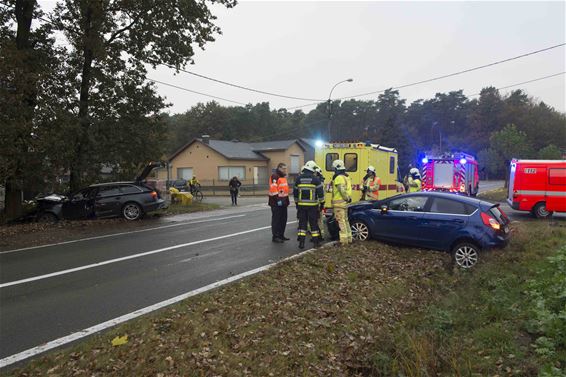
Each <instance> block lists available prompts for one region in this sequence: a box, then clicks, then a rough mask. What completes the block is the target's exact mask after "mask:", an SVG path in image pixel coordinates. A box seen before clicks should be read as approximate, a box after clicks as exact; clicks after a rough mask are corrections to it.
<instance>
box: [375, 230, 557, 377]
mask: <svg viewBox="0 0 566 377" xmlns="http://www.w3.org/2000/svg"><path fill="white" fill-rule="evenodd" d="M565 240H566V228H565V227H564V226H557V225H553V224H552V223H549V222H528V223H523V224H519V225H518V226H516V228H515V235H514V239H513V242H512V243H511V245H510V246H509V247H508V248H507V249H506V250H505V251H504V252H498V253H493V254H492V255H490V256H489V257H488V258H486V259H487V262H486V263H483V264H481V265H479V266H478V267H477V269H476V270H475V271H470V272H468V271H463V272H462V271H460V272H458V273H455V274H453V275H452V276H450V277H449V279H448V280H447V281H444V282H437V284H438V285H437V287H436V288H435V289H434V291H435V293H436V294H435V298H434V299H433V300H432V301H431V302H430V303H429V304H428V305H426V306H424V307H422V308H420V309H419V310H418V311H416V312H415V313H412V314H411V315H409V316H408V317H406V318H405V320H404V321H403V322H402V323H400V324H398V325H397V326H395V328H394V329H393V331H385V332H383V333H382V335H381V339H382V340H383V342H382V344H381V345H380V346H379V347H377V348H374V350H373V352H369V354H368V360H369V361H368V362H369V364H370V366H371V367H372V369H373V370H374V371H381V373H376V374H377V375H403V376H437V375H441V376H495V375H499V376H504V375H509V376H536V375H539V376H566V294H565V292H566V245H565V244H566V242H565Z"/></svg>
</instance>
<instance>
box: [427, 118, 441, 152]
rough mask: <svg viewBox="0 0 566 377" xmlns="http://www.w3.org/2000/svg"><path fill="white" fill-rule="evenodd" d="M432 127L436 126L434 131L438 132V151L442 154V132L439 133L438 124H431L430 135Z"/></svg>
mask: <svg viewBox="0 0 566 377" xmlns="http://www.w3.org/2000/svg"><path fill="white" fill-rule="evenodd" d="M434 126H436V129H437V130H438V144H439V145H438V149H439V152H440V153H442V132H441V131H440V127H439V126H438V122H434V123H432V126H430V132H431V134H432V130H433V129H434Z"/></svg>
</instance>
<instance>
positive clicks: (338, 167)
mask: <svg viewBox="0 0 566 377" xmlns="http://www.w3.org/2000/svg"><path fill="white" fill-rule="evenodd" d="M332 167H333V168H334V170H346V165H344V161H342V160H334V162H333V163H332Z"/></svg>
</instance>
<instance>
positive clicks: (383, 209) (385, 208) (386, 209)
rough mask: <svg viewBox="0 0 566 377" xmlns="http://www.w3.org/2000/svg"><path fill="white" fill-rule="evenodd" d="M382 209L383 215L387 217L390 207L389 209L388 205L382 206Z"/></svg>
mask: <svg viewBox="0 0 566 377" xmlns="http://www.w3.org/2000/svg"><path fill="white" fill-rule="evenodd" d="M380 209H381V214H382V215H385V214H386V213H387V211H389V207H387V204H382V205H381V207H380Z"/></svg>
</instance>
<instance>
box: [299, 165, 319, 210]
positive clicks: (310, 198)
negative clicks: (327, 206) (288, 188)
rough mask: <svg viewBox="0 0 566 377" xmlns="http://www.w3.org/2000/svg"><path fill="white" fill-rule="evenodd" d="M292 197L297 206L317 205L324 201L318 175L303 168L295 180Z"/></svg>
mask: <svg viewBox="0 0 566 377" xmlns="http://www.w3.org/2000/svg"><path fill="white" fill-rule="evenodd" d="M293 197H294V198H295V203H297V205H299V206H307V207H312V206H318V205H320V204H323V203H324V188H323V187H322V181H321V180H320V178H319V177H317V176H316V175H314V173H313V172H311V171H308V170H305V171H303V172H302V173H301V175H300V176H299V177H298V178H297V180H296V181H295V186H294V187H293Z"/></svg>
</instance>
